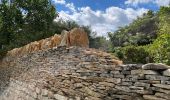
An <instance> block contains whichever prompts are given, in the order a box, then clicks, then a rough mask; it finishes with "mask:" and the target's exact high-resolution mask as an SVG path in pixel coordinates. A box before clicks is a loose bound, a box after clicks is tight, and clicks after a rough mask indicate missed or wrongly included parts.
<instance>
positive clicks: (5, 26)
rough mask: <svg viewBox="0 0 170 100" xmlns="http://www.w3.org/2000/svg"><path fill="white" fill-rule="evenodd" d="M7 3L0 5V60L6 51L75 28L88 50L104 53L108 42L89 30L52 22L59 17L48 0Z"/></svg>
mask: <svg viewBox="0 0 170 100" xmlns="http://www.w3.org/2000/svg"><path fill="white" fill-rule="evenodd" d="M10 1H11V0H1V3H0V58H1V57H3V56H4V55H5V54H6V52H7V51H8V50H11V49H13V48H17V47H21V46H23V45H25V44H28V43H30V42H32V41H37V40H40V39H43V38H48V37H50V36H52V35H54V34H60V33H61V31H63V30H67V31H70V30H71V29H73V28H75V27H82V28H84V30H85V31H86V32H87V33H88V36H89V40H90V47H92V48H100V47H103V48H104V49H106V48H105V46H107V45H105V44H106V42H108V41H107V40H106V39H105V38H104V37H98V36H96V34H95V33H94V32H92V31H91V28H90V27H88V26H80V25H78V24H77V23H76V22H74V21H63V20H59V21H54V19H55V18H56V17H58V16H59V15H58V13H57V11H56V9H55V7H54V6H53V5H52V4H51V0H15V1H12V2H10Z"/></svg>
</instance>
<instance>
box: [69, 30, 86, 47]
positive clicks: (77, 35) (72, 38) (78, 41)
mask: <svg viewBox="0 0 170 100" xmlns="http://www.w3.org/2000/svg"><path fill="white" fill-rule="evenodd" d="M68 41H69V42H68V46H80V47H89V40H88V36H87V33H86V32H85V31H84V30H83V29H81V28H74V29H73V30H71V31H70V32H69V33H68Z"/></svg>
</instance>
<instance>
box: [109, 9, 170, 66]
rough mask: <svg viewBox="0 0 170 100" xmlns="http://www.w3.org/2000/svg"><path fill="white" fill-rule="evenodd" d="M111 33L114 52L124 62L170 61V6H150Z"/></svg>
mask: <svg viewBox="0 0 170 100" xmlns="http://www.w3.org/2000/svg"><path fill="white" fill-rule="evenodd" d="M108 35H109V38H110V41H111V43H112V52H113V53H115V54H116V55H117V57H119V58H120V59H122V60H123V61H124V62H125V63H148V62H155V63H165V64H170V7H161V8H160V10H159V11H157V12H155V13H154V12H153V11H151V10H150V11H148V12H147V13H145V14H143V16H142V17H138V18H137V19H136V20H134V21H133V22H132V23H131V24H129V25H128V26H125V27H121V28H120V29H118V30H117V31H116V32H114V33H108Z"/></svg>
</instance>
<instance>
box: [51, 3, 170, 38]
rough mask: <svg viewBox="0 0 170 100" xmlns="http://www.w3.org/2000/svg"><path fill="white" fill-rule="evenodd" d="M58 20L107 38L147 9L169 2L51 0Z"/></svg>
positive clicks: (166, 4)
mask: <svg viewBox="0 0 170 100" xmlns="http://www.w3.org/2000/svg"><path fill="white" fill-rule="evenodd" d="M52 3H53V4H54V5H55V6H56V9H57V11H58V13H59V16H60V17H59V18H56V19H55V20H56V21H57V20H58V19H63V20H73V21H76V22H77V23H78V24H80V25H88V26H91V29H92V30H93V31H95V32H97V35H100V36H107V32H114V31H115V30H117V29H118V27H123V26H125V25H128V24H129V23H131V22H132V21H133V20H135V19H136V18H137V16H142V14H143V13H145V12H147V11H148V10H149V9H150V10H153V11H156V10H158V9H159V7H160V6H168V4H169V3H170V0H52Z"/></svg>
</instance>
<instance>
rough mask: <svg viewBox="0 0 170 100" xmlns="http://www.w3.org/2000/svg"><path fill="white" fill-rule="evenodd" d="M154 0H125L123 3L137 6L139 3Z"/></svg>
mask: <svg viewBox="0 0 170 100" xmlns="http://www.w3.org/2000/svg"><path fill="white" fill-rule="evenodd" d="M152 1H154V0H127V1H125V4H127V5H132V6H135V7H136V6H138V5H139V4H146V3H149V2H152Z"/></svg>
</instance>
